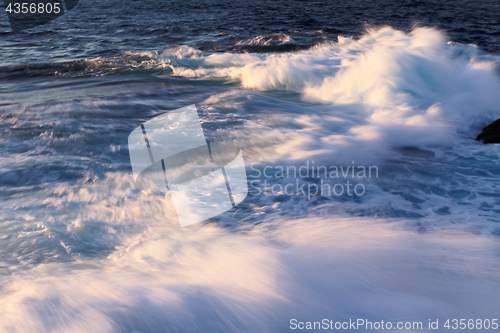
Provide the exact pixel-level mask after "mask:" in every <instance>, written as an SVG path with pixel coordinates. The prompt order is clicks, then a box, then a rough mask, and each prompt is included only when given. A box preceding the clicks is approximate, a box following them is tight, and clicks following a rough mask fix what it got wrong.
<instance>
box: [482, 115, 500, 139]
mask: <svg viewBox="0 0 500 333" xmlns="http://www.w3.org/2000/svg"><path fill="white" fill-rule="evenodd" d="M476 140H477V141H481V142H483V143H500V119H498V120H495V121H494V122H493V123H492V124H490V125H488V126H486V127H485V128H483V131H482V132H481V134H479V135H478V136H477V138H476Z"/></svg>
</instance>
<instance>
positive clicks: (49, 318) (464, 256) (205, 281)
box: [0, 218, 500, 332]
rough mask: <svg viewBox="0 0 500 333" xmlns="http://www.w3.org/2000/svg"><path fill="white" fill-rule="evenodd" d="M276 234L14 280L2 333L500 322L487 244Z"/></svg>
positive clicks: (387, 227)
mask: <svg viewBox="0 0 500 333" xmlns="http://www.w3.org/2000/svg"><path fill="white" fill-rule="evenodd" d="M276 222H279V221H271V220H268V222H267V223H264V224H263V225H261V226H259V227H252V228H251V229H248V230H246V232H244V231H245V230H242V233H229V232H227V231H223V230H221V229H220V228H218V227H215V226H213V225H206V226H201V227H196V228H192V229H175V230H173V229H165V228H162V227H155V228H150V229H147V230H145V231H144V232H142V233H140V234H137V235H136V236H134V237H131V238H129V239H128V240H126V241H125V242H124V243H123V246H122V247H121V248H119V249H118V250H117V251H116V252H115V253H114V254H112V255H111V256H110V257H109V258H108V259H103V260H94V261H85V260H80V261H78V262H73V263H72V264H69V263H64V264H56V263H53V264H42V265H39V266H37V267H36V268H34V269H32V270H30V271H25V272H19V273H16V274H14V275H13V276H11V278H9V279H4V280H3V283H2V286H3V287H2V289H3V293H2V296H1V302H0V307H1V310H2V311H0V318H1V320H0V329H1V330H2V331H5V332H32V331H37V332H54V331H60V332H88V331H94V332H115V331H155V330H156V331H164V332H175V331H183V332H198V331H200V330H204V331H231V332H253V331H256V330H257V331H266V332H284V331H288V329H289V322H290V319H292V318H296V319H298V320H299V321H321V320H323V319H324V318H328V319H331V320H333V321H334V322H335V321H344V320H349V318H351V319H357V318H363V319H368V320H371V321H380V320H384V321H385V322H387V321H393V322H396V321H407V320H408V321H422V322H423V325H424V328H426V326H425V325H427V320H428V319H432V320H435V319H439V320H440V321H442V323H441V324H444V320H445V319H446V318H454V317H460V318H462V317H464V318H465V317H467V318H468V317H471V318H472V317H473V318H493V317H494V316H495V315H496V312H495V310H496V306H495V305H496V300H497V299H498V297H499V296H500V295H499V294H498V290H500V289H499V287H500V285H499V282H498V279H497V277H498V274H499V273H500V266H499V265H498V262H497V260H496V259H495V258H494V257H493V256H492V253H494V252H495V251H498V244H497V242H495V241H494V240H493V239H491V238H484V237H483V238H477V237H474V236H471V235H466V234H461V233H456V232H455V233H446V232H438V233H431V234H426V235H419V234H414V233H409V232H407V231H403V230H401V228H400V227H397V226H396V223H387V222H386V223H382V222H381V221H376V222H375V221H370V220H366V219H365V220H362V219H342V218H329V219H314V218H312V219H311V218H308V219H300V220H293V221H288V222H283V221H282V222H280V223H278V224H276ZM394 222H396V221H394ZM398 224H399V223H398ZM470 281H475V282H476V283H471V282H470ZM479 282H480V283H479ZM401 304H404V306H401ZM471 304H474V306H471ZM424 331H426V330H425V329H424Z"/></svg>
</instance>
